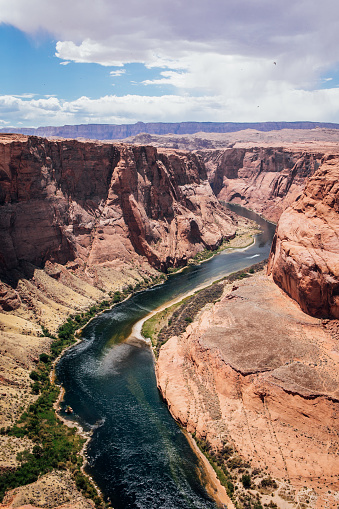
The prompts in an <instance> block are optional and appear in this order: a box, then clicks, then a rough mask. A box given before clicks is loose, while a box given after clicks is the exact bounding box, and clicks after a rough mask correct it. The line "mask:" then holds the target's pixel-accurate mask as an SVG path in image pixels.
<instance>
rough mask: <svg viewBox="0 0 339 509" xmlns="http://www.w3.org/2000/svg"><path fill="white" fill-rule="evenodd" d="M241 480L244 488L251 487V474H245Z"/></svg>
mask: <svg viewBox="0 0 339 509" xmlns="http://www.w3.org/2000/svg"><path fill="white" fill-rule="evenodd" d="M241 482H242V485H243V487H244V488H246V489H249V488H250V487H251V485H252V483H251V476H250V475H249V474H243V475H242V477H241Z"/></svg>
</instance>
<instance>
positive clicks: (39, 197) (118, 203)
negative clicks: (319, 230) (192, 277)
mask: <svg viewBox="0 0 339 509" xmlns="http://www.w3.org/2000/svg"><path fill="white" fill-rule="evenodd" d="M0 142H1V143H0V182H1V192H0V204H1V216H0V231H1V238H2V243H1V246H0V264H1V266H2V267H4V268H5V269H6V270H9V269H13V268H16V267H17V266H18V265H19V264H20V262H21V261H23V260H24V261H28V262H31V263H33V264H35V265H40V266H41V265H44V263H45V262H46V261H47V260H50V261H53V262H58V263H61V264H65V263H66V262H69V261H70V260H78V261H79V262H81V263H83V264H87V265H89V266H91V265H95V264H102V263H107V262H112V261H114V260H116V259H119V260H124V261H127V262H133V261H135V260H136V259H138V257H140V256H141V257H146V258H147V260H148V262H149V263H150V264H151V265H153V266H155V267H157V268H162V269H165V268H166V267H168V266H171V265H173V266H177V265H182V264H185V263H186V261H187V259H188V258H190V257H191V256H193V255H195V254H196V253H197V252H198V251H200V250H202V249H203V248H204V247H208V248H211V249H213V248H216V247H217V246H218V245H219V244H220V242H221V241H222V240H223V238H224V237H229V236H233V235H234V233H235V225H234V222H233V221H232V219H231V218H230V216H229V215H228V213H227V212H225V211H224V210H222V209H220V206H219V205H218V203H217V200H216V199H215V197H214V195H213V193H212V191H211V189H210V186H209V184H208V182H207V176H206V171H205V168H204V166H203V164H202V163H201V162H200V160H199V159H198V158H197V157H196V156H195V155H193V154H186V153H180V152H175V151H171V150H166V149H164V150H161V151H159V152H158V151H157V150H156V149H155V148H153V147H140V146H139V147H131V146H126V145H122V144H112V143H94V142H93V143H92V142H78V141H75V140H63V141H49V140H46V139H43V138H36V137H20V136H15V135H13V136H10V135H8V136H2V137H1V140H0Z"/></svg>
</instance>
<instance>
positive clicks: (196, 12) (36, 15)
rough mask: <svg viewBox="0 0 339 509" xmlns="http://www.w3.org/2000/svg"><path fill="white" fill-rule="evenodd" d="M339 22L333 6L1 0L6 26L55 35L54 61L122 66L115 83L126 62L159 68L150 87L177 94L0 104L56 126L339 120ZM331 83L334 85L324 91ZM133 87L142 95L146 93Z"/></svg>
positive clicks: (0, 16) (0, 17) (305, 1)
mask: <svg viewBox="0 0 339 509" xmlns="http://www.w3.org/2000/svg"><path fill="white" fill-rule="evenodd" d="M338 20H339V3H337V2H334V0H322V1H321V2H316V1H313V2H311V1H310V0H297V1H295V0H285V1H284V2H278V1H272V0H227V1H224V2H221V1H220V0H209V2H206V0H176V1H174V2H168V0H166V1H165V0H144V1H143V2H140V0H125V1H124V2H112V1H111V0H97V1H96V2H95V4H94V3H93V1H92V0H81V1H80V0H67V1H66V0H58V2H46V1H45V0H30V2H27V0H11V2H10V3H9V2H8V0H0V23H1V22H4V23H9V24H12V25H14V26H16V27H17V28H19V29H20V30H23V31H25V32H26V33H29V34H30V35H33V36H34V37H39V33H40V31H45V32H46V31H47V32H48V33H50V34H52V36H53V37H54V38H55V39H56V40H58V42H57V43H56V56H57V57H58V58H60V59H61V60H62V61H61V62H60V63H61V64H62V65H67V64H69V63H70V62H76V63H98V64H101V65H103V66H114V67H121V69H117V70H113V71H111V73H110V75H111V76H112V77H118V76H122V75H123V74H124V73H125V69H123V66H124V65H125V64H128V63H134V62H138V63H143V64H144V65H145V66H146V68H148V69H153V68H155V67H158V68H161V69H162V71H161V73H160V76H159V77H158V78H152V79H144V80H143V81H142V84H143V85H144V87H145V86H147V87H151V86H154V85H159V86H168V85H170V86H172V89H171V90H172V93H171V95H166V96H163V97H160V98H159V97H146V96H143V95H142V94H144V93H145V88H143V89H141V91H139V93H140V94H141V95H140V96H139V98H138V96H136V95H130V96H126V97H116V96H106V97H101V98H99V99H93V100H91V99H88V98H86V97H82V98H79V99H77V100H76V101H73V102H62V101H60V100H59V101H58V100H55V101H54V102H53V103H52V102H50V103H48V104H45V103H43V102H41V100H35V102H34V101H33V100H32V101H28V100H22V101H21V102H15V100H19V99H20V98H19V97H17V98H14V96H11V97H12V99H11V100H9V99H8V100H6V101H7V102H6V101H4V102H3V107H4V108H14V110H13V111H18V109H19V110H20V111H21V112H22V114H23V115H24V118H25V121H26V122H28V120H29V119H31V120H32V122H34V124H35V125H38V124H39V123H45V121H46V117H48V116H49V118H50V123H54V124H56V123H57V122H71V123H76V122H86V121H88V122H94V121H97V122H112V123H114V122H118V123H120V122H124V121H129V122H133V121H135V120H144V121H147V120H152V121H153V120H154V121H156V120H164V121H166V120H220V121H223V120H234V121H241V120H243V121H255V120H258V121H259V120H300V119H309V120H319V121H320V120H327V121H331V120H332V121H338V122H339V111H338V107H337V104H338V102H337V100H338V90H337V89H336V88H335V86H336V85H335V80H334V79H333V80H332V81H331V82H330V80H331V78H323V76H326V75H327V76H331V75H332V76H333V75H334V74H331V70H332V69H335V68H336V66H337V64H338V63H339V54H338V51H337V48H338V46H339V30H338V24H339V22H338ZM154 48H156V50H154ZM274 62H276V65H275V64H274ZM153 75H154V73H152V76H153ZM132 78H134V77H133V76H132ZM325 81H326V82H327V85H326V86H329V85H332V83H333V88H332V89H327V90H317V88H319V86H321V85H322V84H324V83H325ZM132 84H135V89H136V90H137V87H138V86H140V83H136V82H132ZM148 90H149V89H148ZM22 99H25V98H24V97H23V98H22ZM27 99H28V98H27ZM32 99H33V98H32ZM1 101H2V99H1ZM1 104H2V103H1ZM15 108H16V109H15ZM0 111H1V110H0ZM13 115H14V113H13ZM166 115H167V116H166ZM61 119H65V120H61ZM86 119H88V120H86Z"/></svg>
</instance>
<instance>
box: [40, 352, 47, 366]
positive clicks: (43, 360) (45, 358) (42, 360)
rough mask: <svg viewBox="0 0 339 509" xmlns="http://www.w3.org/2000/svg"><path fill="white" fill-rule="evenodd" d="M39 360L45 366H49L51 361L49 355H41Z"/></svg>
mask: <svg viewBox="0 0 339 509" xmlns="http://www.w3.org/2000/svg"><path fill="white" fill-rule="evenodd" d="M39 359H40V361H41V362H43V363H44V364H47V363H48V362H49V361H50V358H49V355H47V353H41V354H40V357H39Z"/></svg>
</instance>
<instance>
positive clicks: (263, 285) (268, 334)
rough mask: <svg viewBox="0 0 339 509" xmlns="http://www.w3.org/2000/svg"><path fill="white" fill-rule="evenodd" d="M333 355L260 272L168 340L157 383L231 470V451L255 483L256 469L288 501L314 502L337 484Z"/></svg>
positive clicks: (327, 336) (331, 343)
mask: <svg viewBox="0 0 339 509" xmlns="http://www.w3.org/2000/svg"><path fill="white" fill-rule="evenodd" d="M338 359H339V350H338V340H337V338H336V337H335V336H334V335H331V333H329V332H328V331H327V330H326V329H325V328H324V327H322V325H321V323H320V321H319V320H317V319H316V318H313V317H310V316H308V315H306V314H304V313H303V312H302V311H301V310H300V308H299V307H298V306H297V304H295V303H294V302H293V301H292V300H291V299H289V298H288V297H287V296H286V295H285V294H284V293H283V292H282V291H281V290H280V289H279V288H278V287H277V286H276V285H275V284H274V283H273V281H272V280H270V279H269V278H267V277H266V276H264V275H260V274H258V275H255V276H253V277H252V278H250V279H248V280H245V281H241V282H237V283H236V284H234V285H233V287H232V288H229V287H228V288H226V291H225V295H224V297H223V298H222V299H221V301H220V302H218V303H216V304H214V305H213V306H212V307H211V306H209V307H207V308H206V310H205V311H204V312H203V313H202V314H201V315H200V317H199V319H197V320H196V321H195V322H194V323H193V324H191V325H189V326H188V328H187V331H186V332H185V333H183V334H182V335H181V336H179V337H176V336H174V337H172V338H171V339H169V341H168V342H167V343H166V344H165V345H164V346H163V347H162V348H161V350H160V354H159V359H158V365H157V380H158V385H159V388H160V391H161V393H162V395H163V397H164V399H165V400H166V401H167V403H168V405H169V408H170V410H171V412H172V414H173V415H174V417H175V418H176V419H177V420H178V421H179V422H180V423H181V424H182V425H183V426H185V427H186V428H187V429H188V430H189V431H191V432H195V433H196V434H197V436H198V437H203V438H204V439H207V440H208V442H209V443H210V444H212V446H213V447H215V448H216V449H217V450H219V451H220V454H223V451H225V461H226V464H227V467H228V468H229V469H231V471H232V469H233V470H234V469H235V470H236V471H237V468H238V467H239V468H240V467H242V468H243V466H242V465H241V461H240V462H237V461H236V457H235V456H234V454H233V456H232V455H231V456H232V457H230V452H229V451H233V453H234V450H235V451H237V452H238V453H240V455H241V457H242V458H244V459H245V461H249V462H250V463H251V465H252V474H253V480H254V476H255V469H256V468H259V469H260V471H261V472H265V473H266V475H267V474H269V475H271V476H273V477H275V478H276V479H277V480H279V479H280V480H282V479H285V481H286V483H287V484H288V486H289V487H290V488H289V489H292V492H293V490H295V493H294V495H293V496H292V497H291V502H293V504H294V503H298V501H299V502H300V501H301V498H300V497H301V493H302V489H303V487H304V486H307V487H308V488H309V489H311V490H313V491H312V493H313V494H314V505H312V507H319V508H320V507H325V505H323V504H324V500H325V499H326V497H327V490H328V489H332V490H334V491H338V490H339V484H338V475H339V470H338V468H339V463H338V447H339V441H338V426H339V422H338V415H339V414H338V411H339V406H338V405H339V403H338V401H339V391H338V382H339V379H338ZM240 471H241V470H240ZM242 471H243V470H242ZM240 475H241V474H240ZM264 475H265V474H264ZM279 486H280V490H279V492H278V494H279V493H280V494H282V493H283V492H284V489H285V488H286V486H287V485H284V482H282V481H281V482H280V484H279ZM284 486H285V487H284ZM291 487H292V488H291ZM277 496H278V495H277ZM324 497H325V498H324ZM272 500H273V499H272ZM274 502H278V506H279V507H280V503H279V501H278V500H276V499H275V500H274ZM280 502H281V500H280ZM293 507H295V506H294V505H293ZM298 507H299V506H298ZM300 507H302V506H300ZM326 507H332V506H331V505H328V506H327V505H326Z"/></svg>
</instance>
